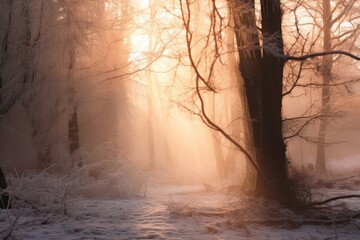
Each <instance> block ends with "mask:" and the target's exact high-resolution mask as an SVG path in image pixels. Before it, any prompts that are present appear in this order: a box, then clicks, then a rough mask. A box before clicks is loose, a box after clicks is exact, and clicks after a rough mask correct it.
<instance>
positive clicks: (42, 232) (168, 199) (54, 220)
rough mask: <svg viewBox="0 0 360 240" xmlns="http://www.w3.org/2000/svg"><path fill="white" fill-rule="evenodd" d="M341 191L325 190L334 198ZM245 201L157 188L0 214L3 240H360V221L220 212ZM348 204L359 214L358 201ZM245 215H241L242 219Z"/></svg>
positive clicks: (194, 189) (193, 189) (192, 188)
mask: <svg viewBox="0 0 360 240" xmlns="http://www.w3.org/2000/svg"><path fill="white" fill-rule="evenodd" d="M339 191H340V190H329V191H327V190H324V191H323V192H326V195H329V194H328V193H331V195H333V194H337V193H339ZM346 193H351V191H350V190H347V191H346ZM353 193H354V191H353ZM244 202H246V200H239V198H237V197H234V196H230V195H228V194H224V193H222V192H221V191H212V192H211V191H210V192H208V191H206V190H205V188H204V186H200V185H198V186H196V185H180V186H179V185H173V186H172V185H156V186H152V187H149V188H148V189H147V194H146V197H136V198H131V199H116V200H115V199H112V200H109V199H107V200H106V199H68V200H67V201H66V207H65V208H64V209H62V210H61V211H54V212H51V211H50V212H48V213H46V214H44V213H41V212H39V211H38V210H37V209H26V208H24V209H21V208H19V209H12V210H1V211H0V232H1V233H0V236H1V237H2V238H4V237H7V238H8V239H360V222H359V220H354V221H352V222H351V223H349V224H346V225H336V224H334V225H331V226H315V225H300V226H296V227H294V226H288V225H284V224H283V225H279V224H278V225H276V226H270V225H264V224H262V225H258V224H247V223H246V222H241V221H239V222H237V221H236V217H235V218H234V216H232V217H231V218H230V217H228V216H226V215H221V214H217V213H220V212H221V211H223V210H224V209H228V208H231V207H234V206H239V207H241V206H240V205H241V204H244ZM347 203H348V204H351V208H357V209H355V210H357V211H360V204H359V201H358V200H351V201H347ZM65 209H66V211H65ZM256 210H257V209H253V210H250V211H247V212H246V213H245V212H244V214H247V215H249V212H250V213H251V212H252V211H253V212H254V214H255V212H256ZM201 213H210V214H201ZM211 213H216V214H211ZM239 214H241V212H239ZM243 217H244V216H241V215H239V219H243ZM248 217H249V216H248ZM250 217H251V214H250ZM250 220H251V219H250ZM10 231H11V232H10Z"/></svg>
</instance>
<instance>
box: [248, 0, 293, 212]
mask: <svg viewBox="0 0 360 240" xmlns="http://www.w3.org/2000/svg"><path fill="white" fill-rule="evenodd" d="M261 17H262V20H261V23H262V34H263V41H264V43H263V58H262V71H263V75H262V82H261V86H262V88H261V97H262V102H261V103H262V108H261V109H262V121H261V131H262V132H261V140H260V146H261V152H260V156H259V158H257V160H258V165H259V168H260V170H261V172H262V174H263V176H261V175H259V174H258V178H257V179H258V181H257V185H256V189H255V193H256V195H258V196H264V197H265V198H267V199H273V200H276V201H278V202H280V203H281V204H283V205H287V206H289V205H291V204H292V200H293V199H292V197H293V196H292V194H291V192H290V186H289V179H288V164H287V159H286V154H285V152H286V146H285V143H284V139H283V136H282V89H283V83H282V79H283V67H284V61H283V59H282V58H281V56H283V54H284V53H283V39H282V30H281V19H282V13H281V7H280V0H273V1H269V0H262V1H261Z"/></svg>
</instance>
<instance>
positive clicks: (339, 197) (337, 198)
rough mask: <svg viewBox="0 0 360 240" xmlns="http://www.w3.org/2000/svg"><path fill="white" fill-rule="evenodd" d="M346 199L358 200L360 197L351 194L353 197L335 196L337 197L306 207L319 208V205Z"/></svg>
mask: <svg viewBox="0 0 360 240" xmlns="http://www.w3.org/2000/svg"><path fill="white" fill-rule="evenodd" d="M347 198H360V195H356V194H353V195H344V196H337V197H333V198H329V199H326V200H324V201H319V202H312V203H310V204H309V205H308V206H309V207H313V206H319V205H323V204H326V203H329V202H333V201H336V200H339V199H347Z"/></svg>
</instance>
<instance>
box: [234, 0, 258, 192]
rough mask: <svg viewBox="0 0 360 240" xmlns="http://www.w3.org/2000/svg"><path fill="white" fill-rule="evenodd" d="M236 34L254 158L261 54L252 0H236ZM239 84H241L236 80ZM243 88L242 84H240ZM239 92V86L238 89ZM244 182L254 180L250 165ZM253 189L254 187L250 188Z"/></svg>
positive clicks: (256, 146)
mask: <svg viewBox="0 0 360 240" xmlns="http://www.w3.org/2000/svg"><path fill="white" fill-rule="evenodd" d="M233 9H234V11H233V13H234V14H235V15H234V18H235V19H234V23H235V37H236V41H237V49H238V53H239V57H240V63H239V69H240V73H241V75H242V77H243V80H244V86H245V100H244V102H245V106H246V112H247V114H248V119H247V120H246V121H247V122H246V123H245V125H246V126H245V127H246V128H247V132H248V134H247V139H246V142H247V145H248V149H252V151H251V152H252V153H253V154H254V158H255V159H257V158H258V156H259V150H260V137H261V121H262V111H261V79H262V62H261V61H262V56H261V51H260V43H259V34H258V31H257V27H256V16H255V3H254V0H237V1H235V6H233ZM239 85H240V86H242V83H239ZM241 88H242V87H241ZM240 91H241V89H240ZM246 168H247V171H246V179H247V183H250V184H251V183H253V184H255V182H256V173H255V171H254V169H253V167H252V165H251V164H247V165H246ZM251 188H253V187H251Z"/></svg>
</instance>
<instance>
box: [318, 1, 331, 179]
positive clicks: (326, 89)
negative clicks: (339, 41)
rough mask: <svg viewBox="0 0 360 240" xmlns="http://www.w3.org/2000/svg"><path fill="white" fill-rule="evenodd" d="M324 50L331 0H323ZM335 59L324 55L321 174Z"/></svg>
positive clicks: (327, 44)
mask: <svg viewBox="0 0 360 240" xmlns="http://www.w3.org/2000/svg"><path fill="white" fill-rule="evenodd" d="M322 6H323V24H324V26H323V32H324V40H323V50H324V51H329V50H331V20H332V15H331V5H330V0H323V1H322ZM332 65H333V59H332V55H326V56H324V57H323V69H322V81H323V87H322V89H321V97H322V99H321V107H322V114H323V115H325V117H323V118H321V119H320V126H319V132H318V138H317V142H318V144H317V149H316V163H315V167H316V171H317V172H318V173H321V174H325V173H326V157H325V142H326V129H327V126H328V122H329V120H328V119H327V118H326V115H328V113H329V112H330V86H329V84H330V81H331V71H332Z"/></svg>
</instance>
